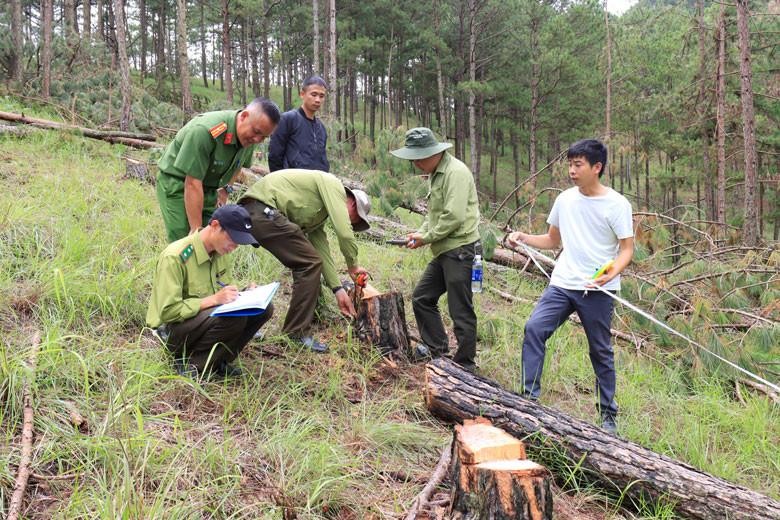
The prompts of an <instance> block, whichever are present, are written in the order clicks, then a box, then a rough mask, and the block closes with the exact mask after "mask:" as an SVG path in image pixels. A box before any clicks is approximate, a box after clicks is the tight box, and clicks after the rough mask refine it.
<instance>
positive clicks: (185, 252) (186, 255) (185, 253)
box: [179, 244, 195, 263]
mask: <svg viewBox="0 0 780 520" xmlns="http://www.w3.org/2000/svg"><path fill="white" fill-rule="evenodd" d="M194 251H195V248H194V247H192V244H190V245H188V246H187V247H185V248H184V249H182V251H181V253H179V258H181V261H182V262H185V263H186V262H187V260H189V259H190V257H191V256H192V253H193V252H194Z"/></svg>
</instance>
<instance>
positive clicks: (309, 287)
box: [239, 199, 322, 337]
mask: <svg viewBox="0 0 780 520" xmlns="http://www.w3.org/2000/svg"><path fill="white" fill-rule="evenodd" d="M239 204H241V205H242V206H244V208H246V210H247V211H248V212H249V216H250V217H251V218H252V236H254V237H255V240H257V241H258V242H259V243H260V245H261V246H263V247H264V248H265V249H266V250H267V251H268V252H269V253H271V254H272V255H274V256H275V257H276V259H277V260H279V261H280V262H281V263H282V264H283V265H284V266H285V267H288V268H289V269H290V270H292V275H293V287H292V297H291V298H290V307H289V308H288V309H287V316H286V317H285V318H284V326H283V327H282V332H284V333H285V334H287V335H289V336H293V337H301V336H305V335H306V333H308V331H309V327H310V326H311V322H312V320H313V319H314V309H315V308H316V306H317V299H318V298H319V295H320V275H321V274H322V259H321V258H320V254H319V253H318V252H317V250H316V249H314V246H313V245H311V242H309V239H307V238H306V235H305V234H304V233H303V231H302V230H301V228H300V227H299V226H298V225H297V224H295V223H293V222H290V221H289V220H287V217H285V216H284V215H282V214H281V213H279V212H278V211H276V210H274V209H273V208H271V207H270V206H267V205H266V204H263V203H262V202H260V201H257V200H254V199H242V200H240V201H239ZM266 208H268V209H269V210H273V214H272V215H270V216H269V215H267V214H266V213H264V211H265V210H266Z"/></svg>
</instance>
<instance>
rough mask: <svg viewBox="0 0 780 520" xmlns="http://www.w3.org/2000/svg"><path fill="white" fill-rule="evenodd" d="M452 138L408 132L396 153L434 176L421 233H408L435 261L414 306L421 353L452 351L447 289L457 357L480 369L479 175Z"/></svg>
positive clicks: (414, 297)
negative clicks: (475, 288)
mask: <svg viewBox="0 0 780 520" xmlns="http://www.w3.org/2000/svg"><path fill="white" fill-rule="evenodd" d="M451 146H452V145H451V144H449V143H439V142H438V141H437V140H436V137H435V136H434V135H433V132H431V130H430V129H428V128H412V129H411V130H409V131H408V132H406V136H405V146H404V147H403V148H400V149H398V150H394V151H392V152H390V153H391V154H393V155H394V156H396V157H398V158H400V159H407V160H410V161H412V162H413V163H414V166H415V167H416V168H417V169H419V170H421V171H422V172H423V173H426V174H428V175H429V176H430V179H429V183H430V189H429V192H428V215H427V216H426V218H425V222H423V225H422V227H421V228H420V229H419V230H418V231H417V232H416V233H410V234H409V235H408V236H407V240H408V242H407V247H408V248H410V249H417V248H418V247H422V246H424V245H428V244H430V246H431V252H432V253H433V256H434V258H433V260H431V262H430V263H429V264H428V267H427V268H426V269H425V272H424V273H423V276H422V278H421V279H420V281H419V283H418V284H417V287H415V289H414V293H413V294H412V309H413V310H414V317H415V319H416V320H417V328H418V329H419V330H420V336H421V338H422V340H423V343H422V344H419V345H417V347H416V349H415V357H416V358H417V359H427V358H430V357H439V356H443V355H445V354H447V351H448V350H449V342H448V340H447V334H446V332H445V331H444V324H443V323H442V320H441V314H440V313H439V308H438V303H439V298H440V297H441V295H442V294H444V293H445V292H446V293H447V303H448V305H449V311H450V317H451V318H452V322H453V324H454V328H455V337H456V338H457V340H458V350H457V352H455V356H454V357H453V360H454V361H455V362H456V363H458V364H460V365H461V366H462V367H463V368H465V369H467V370H471V371H473V370H475V369H476V363H475V357H476V355H477V315H476V314H475V313H474V305H473V303H472V294H471V265H472V262H473V261H474V256H475V255H481V254H482V245H481V244H480V242H479V231H478V229H477V225H478V224H479V202H478V200H477V188H476V186H475V184H474V176H473V175H472V174H471V171H469V169H468V167H467V166H466V165H465V164H463V163H462V162H461V161H459V160H458V159H456V158H455V157H453V156H452V155H450V154H449V153H448V152H446V151H445V150H447V148H450V147H451Z"/></svg>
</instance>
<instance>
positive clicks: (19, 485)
mask: <svg viewBox="0 0 780 520" xmlns="http://www.w3.org/2000/svg"><path fill="white" fill-rule="evenodd" d="M40 346H41V334H40V332H35V333H34V334H33V336H32V350H31V351H30V358H29V360H28V376H27V378H26V379H25V381H24V387H23V390H22V393H23V401H24V420H23V422H22V456H21V459H20V460H19V470H18V471H17V473H16V482H15V483H14V493H13V495H12V496H11V501H10V502H9V505H8V517H7V520H17V519H18V518H19V513H21V510H22V501H23V500H24V492H25V490H26V489H27V481H28V480H29V478H30V461H31V460H32V444H33V397H32V392H33V386H34V382H35V365H36V364H37V361H38V349H39V348H40Z"/></svg>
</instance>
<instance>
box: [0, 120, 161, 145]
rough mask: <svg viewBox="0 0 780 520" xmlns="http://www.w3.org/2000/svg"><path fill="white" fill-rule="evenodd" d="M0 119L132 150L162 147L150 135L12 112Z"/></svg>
mask: <svg viewBox="0 0 780 520" xmlns="http://www.w3.org/2000/svg"><path fill="white" fill-rule="evenodd" d="M0 119H3V120H5V121H14V122H16V123H24V124H27V125H31V126H34V127H37V128H46V129H48V130H61V131H63V130H64V131H70V132H76V133H79V134H81V135H83V136H85V137H90V138H92V139H100V140H102V141H108V142H109V143H111V144H124V145H126V146H132V147H133V148H142V149H149V148H162V145H160V144H157V143H155V142H153V141H154V140H155V139H156V137H155V136H154V135H152V134H136V133H132V132H120V131H118V130H117V131H113V130H95V129H92V128H85V127H83V126H74V125H69V124H66V123H59V122H57V121H49V120H48V119H38V118H35V117H27V116H25V115H24V114H14V113H13V112H0Z"/></svg>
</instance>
